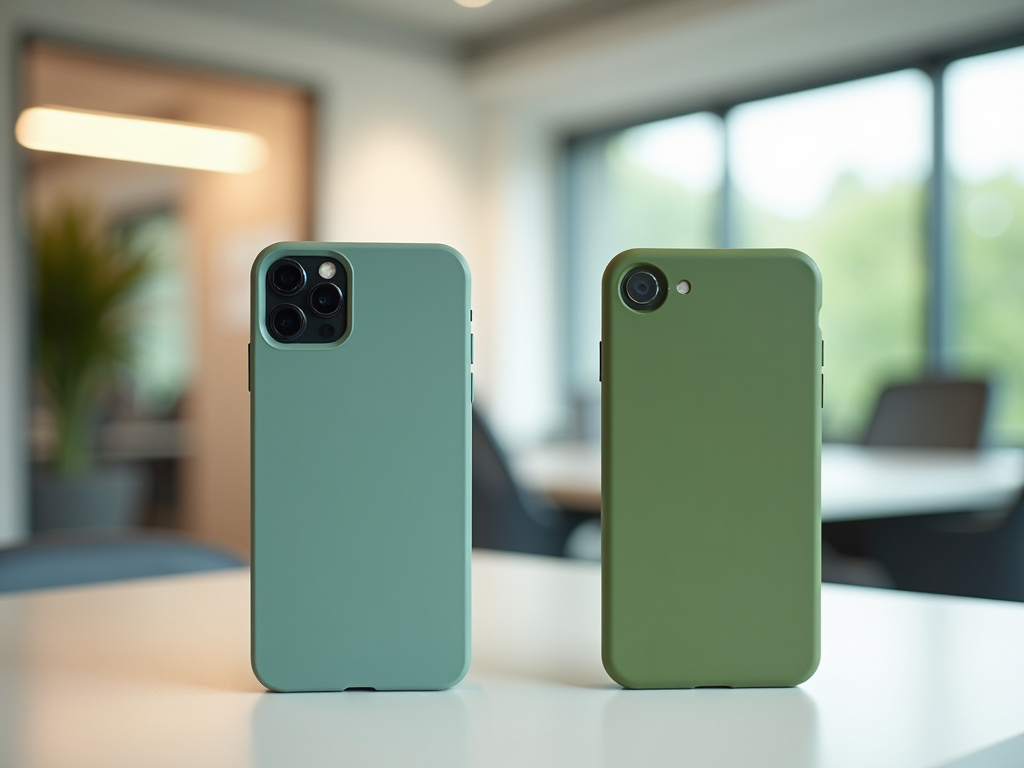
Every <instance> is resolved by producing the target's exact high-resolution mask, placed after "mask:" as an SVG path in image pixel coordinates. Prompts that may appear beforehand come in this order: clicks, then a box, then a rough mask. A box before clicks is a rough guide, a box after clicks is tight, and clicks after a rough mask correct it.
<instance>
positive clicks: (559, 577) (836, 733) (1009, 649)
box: [0, 553, 1024, 768]
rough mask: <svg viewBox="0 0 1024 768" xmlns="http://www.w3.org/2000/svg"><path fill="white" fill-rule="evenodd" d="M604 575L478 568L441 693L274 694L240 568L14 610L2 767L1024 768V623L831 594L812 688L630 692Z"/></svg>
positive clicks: (25, 603) (490, 557)
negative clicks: (466, 629)
mask: <svg viewBox="0 0 1024 768" xmlns="http://www.w3.org/2000/svg"><path fill="white" fill-rule="evenodd" d="M599 578H600V574H599V570H598V567H597V566H596V565H592V564H588V563H578V562H570V561H559V560H549V559H544V558H535V557H528V556H521V555H502V554H497V553H476V554H475V556H474V568H473V584H474V596H473V610H474V618H473V642H474V656H473V664H472V667H471V669H470V673H469V676H468V677H467V678H466V680H465V681H464V682H463V683H462V684H460V685H459V686H458V687H457V688H455V689H454V690H452V691H447V692H442V693H370V692H348V693H339V694H323V693H321V694H268V693H265V692H264V691H263V689H262V688H261V686H260V685H259V683H258V682H257V681H256V680H255V678H253V676H252V673H251V672H250V670H249V658H248V657H249V647H248V618H249V609H248V586H249V584H248V573H247V572H246V571H244V570H239V571H229V572H221V573H217V574H209V575H194V576H177V577H168V578H158V579H148V580H140V581H133V582H124V583H121V584H109V585H102V586H91V587H78V588H73V589H60V590H52V591H40V592H36V593H24V594H21V595H5V596H2V597H0V765H3V766H8V765H11V766H19V767H21V768H44V767H45V768H50V767H51V766H76V767H80V768H90V767H91V766H97V767H100V766H102V768H119V767H120V766H131V767H132V768H136V767H137V766H168V767H171V766H173V767H174V768H181V766H189V767H190V768H195V767H198V766H217V768H229V767H231V766H289V767H292V766H294V767H296V768H301V767H302V766H340V765H346V766H348V765H353V766H356V765H374V766H389V767H390V766H439V767H440V766H443V767H444V768H460V767H461V766H467V767H468V766H510V767H511V766H516V768H518V767H520V766H531V768H532V767H533V766H558V768H572V767H573V766H588V768H589V767H591V766H602V767H603V768H614V766H620V765H621V766H645V768H646V767H652V768H658V767H659V766H670V765H671V766H678V765H694V766H708V765H714V766H744V768H749V767H750V766H758V768H773V767H774V766H778V767H779V768H782V767H784V768H810V767H811V766H832V767H835V768H839V767H845V766H850V767H851V768H853V767H854V766H856V768H865V766H871V767H872V768H888V767H889V766H892V767H893V768H896V767H897V766H898V767H899V768H924V767H925V766H928V767H929V768H932V767H934V766H941V765H946V764H947V763H949V762H951V761H954V760H958V759H961V758H964V757H965V756H970V755H972V754H977V753H981V751H982V750H985V749H987V748H989V747H990V746H991V745H999V743H1000V742H1003V743H1002V744H1001V745H999V746H996V747H995V750H997V751H999V750H1001V751H1002V752H1003V753H1004V755H1003V757H1004V758H1005V757H1006V755H1009V757H1008V758H1006V759H1007V760H1008V762H1005V763H1003V764H1005V765H1020V764H1024V740H1021V739H1018V740H1017V741H1016V742H1008V743H1007V742H1005V740H1007V739H1010V738H1012V737H1015V736H1017V735H1018V734H1021V733H1022V732H1024V694H1022V691H1024V605H1018V604H1010V603H997V602H988V601H981V600H968V599H964V598H949V597H935V596H923V595H914V594H909V593H897V592H884V591H875V590H870V589H863V588H856V587H839V586H832V585H826V586H825V587H824V588H823V599H822V615H823V640H822V647H823V653H822V663H821V667H820V668H819V670H818V673H817V674H816V675H815V676H814V677H813V678H811V680H810V681H809V682H807V683H806V684H804V685H803V686H801V687H800V688H796V689H763V690H736V691H730V690H699V691H624V690H622V689H620V688H618V687H617V686H615V685H614V684H612V682H611V681H610V680H609V679H608V677H607V676H606V675H605V673H604V671H603V670H602V668H601V662H600V648H599V645H600V640H599V631H600V630H599V627H600V592H599ZM990 754H993V753H990ZM984 757H985V755H984V754H982V755H981V757H980V758H978V759H979V760H982V762H976V761H973V762H972V761H969V762H967V763H963V766H972V767H973V766H979V767H980V766H983V765H989V763H988V762H984ZM992 764H993V765H995V764H998V763H992Z"/></svg>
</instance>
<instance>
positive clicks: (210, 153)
mask: <svg viewBox="0 0 1024 768" xmlns="http://www.w3.org/2000/svg"><path fill="white" fill-rule="evenodd" d="M14 135H15V136H16V137H17V139H18V143H19V144H21V145H22V146H23V147H28V148H29V149H38V150H42V151H44V152H62V153H64V154H68V155H85V156H86V157H105V158H109V159H111V160H128V161H130V162H135V163H151V164H153V165H170V166H174V167H175V168H195V169H198V170H201V171H220V172H221V173H250V172H252V171H255V170H256V169H257V168H259V167H260V166H261V165H263V163H264V161H265V160H266V158H267V143H266V142H265V141H264V140H263V139H262V138H261V137H259V136H257V135H255V134H253V133H248V132H246V131H236V130H232V129H230V128H216V127H214V126H211V125H199V124H197V123H183V122H179V121H176V120H155V119H151V118H148V117H135V116H133V115H117V114H112V113H110V112H92V111H89V110H84V109H71V108H69V107H54V106H45V107H29V108H28V109H26V110H24V111H23V112H22V113H21V115H19V117H18V122H17V124H16V125H15V126H14Z"/></svg>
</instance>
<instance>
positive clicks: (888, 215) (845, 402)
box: [728, 70, 931, 439]
mask: <svg viewBox="0 0 1024 768" xmlns="http://www.w3.org/2000/svg"><path fill="white" fill-rule="evenodd" d="M930 115H931V92H930V83H929V79H928V78H927V77H926V76H925V75H924V74H923V73H921V72H919V71H917V70H908V71H903V72H895V73H893V74H889V75H882V76H880V77H872V78H867V79H864V80H857V81H854V82H850V83H843V84H841V85H834V86H830V87H827V88H817V89H815V90H811V91H804V92H802V93H797V94H793V95H790V96H781V97H778V98H774V99H766V100H764V101H757V102H752V103H748V104H743V105H741V106H738V107H736V108H735V109H733V110H732V111H731V112H730V113H729V123H728V127H729V148H730V155H731V162H732V178H733V181H734V185H733V195H734V210H735V212H736V216H735V219H734V226H733V233H734V239H733V241H732V244H733V245H735V246H738V247H742V248H755V247H762V248H763V247H787V248H796V249H798V250H801V251H804V252H805V253H807V254H808V255H809V256H810V257H811V258H812V259H814V261H815V262H816V263H817V264H818V267H819V269H820V270H821V276H822V294H823V295H822V308H821V315H820V318H819V320H820V324H821V334H822V338H823V339H824V340H825V346H826V348H827V353H826V354H827V356H828V370H827V372H826V379H827V381H828V386H827V388H826V402H825V412H824V414H823V416H822V419H823V423H822V430H823V433H824V434H825V436H826V437H831V438H841V439H858V438H859V437H860V435H861V434H862V432H863V429H864V426H865V423H866V421H867V418H868V417H869V416H870V413H871V409H872V407H873V406H874V399H875V397H876V395H877V393H878V390H879V389H880V388H881V387H882V386H884V385H885V384H886V383H887V382H888V381H892V380H896V379H901V378H907V377H912V376H914V375H916V374H917V373H918V372H919V371H920V370H921V368H922V365H923V362H924V331H923V327H922V324H923V320H924V291H923V285H924V271H923V267H924V260H923V258H922V254H923V253H924V250H925V243H924V228H923V227H922V226H921V215H922V212H923V210H924V204H925V188H924V185H925V181H926V179H927V176H928V172H929V170H930V165H929V162H930V147H931V141H930V126H931V118H930Z"/></svg>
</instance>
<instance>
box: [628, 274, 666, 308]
mask: <svg viewBox="0 0 1024 768" xmlns="http://www.w3.org/2000/svg"><path fill="white" fill-rule="evenodd" d="M660 292H661V286H659V285H658V278H656V277H655V276H654V275H652V274H651V273H650V272H643V271H641V272H634V273H633V274H632V275H630V276H629V279H628V280H626V296H628V297H629V298H630V299H631V300H632V301H633V302H634V303H636V304H639V305H641V306H646V305H648V304H651V303H653V302H654V301H656V300H657V298H658V294H659V293H660Z"/></svg>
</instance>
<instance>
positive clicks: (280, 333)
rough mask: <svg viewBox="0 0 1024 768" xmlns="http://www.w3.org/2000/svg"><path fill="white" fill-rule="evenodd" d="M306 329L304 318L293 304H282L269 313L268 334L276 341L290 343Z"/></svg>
mask: <svg viewBox="0 0 1024 768" xmlns="http://www.w3.org/2000/svg"><path fill="white" fill-rule="evenodd" d="M305 327H306V316H305V315H304V314H302V310H301V309H299V308H298V307H296V306H295V305H294V304H282V305H281V306H280V307H278V308H277V309H275V310H274V311H273V312H271V313H270V332H271V333H272V334H274V338H276V339H277V340H278V341H291V340H292V339H294V338H296V337H297V336H298V335H299V334H300V333H302V331H303V330H304V329H305Z"/></svg>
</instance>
